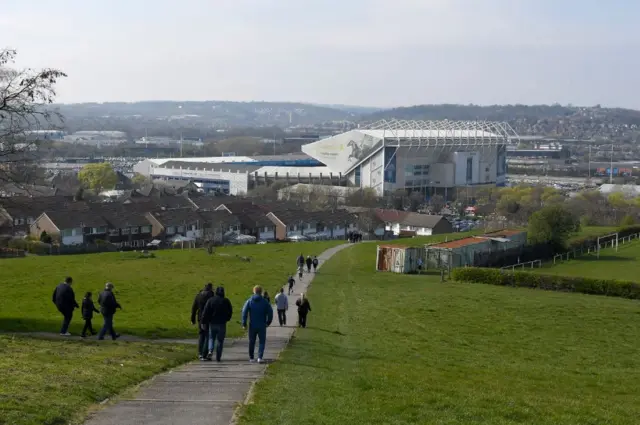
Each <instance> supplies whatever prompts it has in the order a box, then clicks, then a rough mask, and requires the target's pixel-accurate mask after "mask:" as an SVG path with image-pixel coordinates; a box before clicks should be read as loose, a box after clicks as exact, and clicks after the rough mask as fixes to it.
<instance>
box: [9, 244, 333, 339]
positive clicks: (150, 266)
mask: <svg viewBox="0 0 640 425" xmlns="http://www.w3.org/2000/svg"><path fill="white" fill-rule="evenodd" d="M341 243H344V241H322V242H304V243H283V244H268V245H251V246H235V247H229V248H221V249H218V250H217V251H216V254H215V255H213V256H209V255H208V254H207V253H206V251H205V250H201V249H198V250H172V251H159V252H157V253H156V258H148V259H132V256H131V255H129V253H107V254H89V255H69V256H52V257H26V258H16V259H5V260H0V292H1V293H2V297H0V331H4V332H7V331H12V332H35V331H37V332H57V331H59V328H60V323H61V319H62V318H61V316H60V314H59V313H58V311H57V310H56V308H55V306H54V305H53V303H52V302H51V294H52V293H53V289H54V288H55V286H56V285H57V284H58V283H59V282H61V281H62V280H63V279H64V278H65V276H72V277H73V279H74V286H73V287H74V291H75V293H76V299H77V301H78V303H80V302H81V300H82V296H83V295H84V293H85V292H87V291H92V292H93V293H94V300H97V293H98V292H99V291H101V290H102V289H103V288H104V284H105V282H107V281H111V282H113V283H114V284H115V286H116V290H115V292H116V296H117V297H118V301H119V302H120V304H122V306H123V310H122V311H119V312H118V313H117V314H116V316H115V328H116V330H117V331H118V332H120V333H123V334H130V335H137V336H142V337H152V338H182V337H193V335H194V334H195V330H194V328H193V327H192V326H191V324H190V323H189V318H190V313H191V303H192V302H193V298H194V297H195V295H196V293H197V292H198V291H199V290H200V289H202V287H203V286H204V284H205V282H207V281H211V282H213V283H214V285H224V286H225V288H226V293H227V296H228V297H229V298H230V299H231V302H232V303H233V307H234V310H235V312H234V319H233V321H232V322H231V323H230V325H229V328H228V335H229V336H238V335H240V334H241V333H242V330H241V328H240V325H239V322H238V318H239V313H240V308H241V307H242V302H243V301H244V300H245V299H246V297H247V296H248V295H249V294H250V291H251V288H252V287H253V286H254V285H257V284H260V285H263V286H264V287H265V289H267V290H269V291H270V292H275V291H276V289H278V288H279V287H280V286H282V285H284V284H285V283H286V280H287V277H288V275H289V274H292V273H294V271H295V268H296V265H295V261H296V258H297V256H298V255H300V253H301V252H302V253H303V254H304V255H318V254H320V253H321V252H323V251H324V250H326V249H328V248H330V247H332V246H336V245H339V244H341ZM236 256H248V257H251V259H252V261H251V262H244V261H242V260H240V259H239V258H238V257H236ZM273 295H275V293H274V294H273ZM101 321H102V320H101V317H100V316H99V315H97V317H95V318H94V327H98V326H101V325H102V324H101ZM82 324H83V323H82V319H81V317H80V311H79V310H76V312H75V314H74V319H73V322H72V325H71V329H70V332H71V333H75V334H79V333H80V331H81V328H82Z"/></svg>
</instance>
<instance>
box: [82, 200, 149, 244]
mask: <svg viewBox="0 0 640 425" xmlns="http://www.w3.org/2000/svg"><path fill="white" fill-rule="evenodd" d="M92 208H93V209H94V210H95V212H96V214H98V215H100V216H101V217H102V218H104V219H105V221H106V222H107V223H108V225H109V229H108V232H107V238H106V240H107V241H108V242H110V243H112V244H114V245H116V246H118V247H123V246H127V247H134V248H142V247H144V246H146V245H147V244H148V243H149V242H151V241H152V240H153V235H152V226H151V223H150V222H149V220H148V219H147V217H146V211H145V209H144V208H140V206H139V205H138V204H119V203H108V204H96V205H94V206H92Z"/></svg>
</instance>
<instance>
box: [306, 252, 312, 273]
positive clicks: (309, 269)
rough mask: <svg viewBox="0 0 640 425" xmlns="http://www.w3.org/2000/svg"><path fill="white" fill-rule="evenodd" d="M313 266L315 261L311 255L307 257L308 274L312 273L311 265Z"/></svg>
mask: <svg viewBox="0 0 640 425" xmlns="http://www.w3.org/2000/svg"><path fill="white" fill-rule="evenodd" d="M312 264H313V260H312V259H311V256H310V255H307V273H311V265H312Z"/></svg>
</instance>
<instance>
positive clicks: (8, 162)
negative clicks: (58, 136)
mask: <svg viewBox="0 0 640 425" xmlns="http://www.w3.org/2000/svg"><path fill="white" fill-rule="evenodd" d="M16 55H17V52H16V51H15V50H7V49H5V50H0V183H7V182H12V183H16V184H20V183H28V182H29V181H30V180H31V178H32V177H33V174H32V172H33V167H32V165H33V160H34V159H35V158H36V157H37V147H38V145H37V142H38V140H37V139H38V137H34V135H33V133H32V132H33V131H35V130H43V129H45V130H50V129H54V128H55V125H56V124H58V123H60V122H62V117H61V116H60V115H59V114H58V113H57V112H54V111H52V110H51V109H50V107H49V105H51V104H52V103H53V101H54V99H55V96H56V91H55V86H56V83H57V82H58V80H59V79H60V78H63V77H66V74H65V73H63V72H62V71H59V70H56V69H50V68H47V69H41V70H32V69H23V70H18V69H15V68H13V65H14V63H15V58H16Z"/></svg>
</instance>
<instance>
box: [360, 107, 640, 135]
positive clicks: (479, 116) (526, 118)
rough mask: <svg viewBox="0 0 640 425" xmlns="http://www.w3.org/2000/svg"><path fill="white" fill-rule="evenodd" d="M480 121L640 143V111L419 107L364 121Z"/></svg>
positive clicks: (533, 131)
mask: <svg viewBox="0 0 640 425" xmlns="http://www.w3.org/2000/svg"><path fill="white" fill-rule="evenodd" d="M392 118H396V119H405V120H444V119H449V120H471V121H473V120H480V121H505V122H508V123H509V124H510V125H511V126H512V127H513V128H514V129H515V130H516V132H517V133H518V134H520V135H541V136H549V137H563V138H575V139H596V140H613V141H618V142H629V143H638V142H640V111H636V110H632V109H620V108H601V107H600V106H593V107H578V106H562V105H492V106H478V105H447V104H442V105H418V106H410V107H402V108H394V109H387V110H383V111H377V112H374V113H372V114H367V115H364V116H362V117H361V121H366V122H370V121H377V120H380V119H392Z"/></svg>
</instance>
